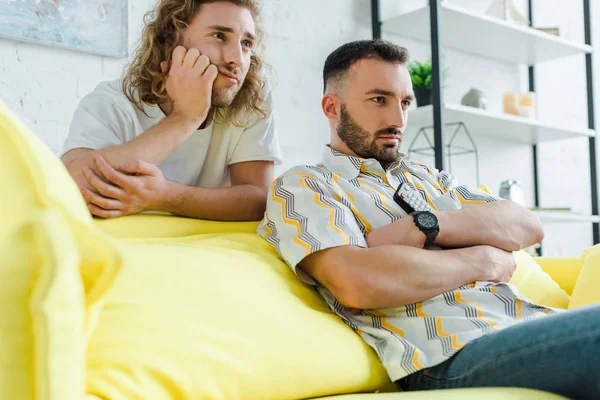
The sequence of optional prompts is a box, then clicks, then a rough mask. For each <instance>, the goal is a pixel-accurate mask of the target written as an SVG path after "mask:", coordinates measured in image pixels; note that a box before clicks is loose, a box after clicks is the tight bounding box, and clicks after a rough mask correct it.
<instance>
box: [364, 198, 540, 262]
mask: <svg viewBox="0 0 600 400" xmlns="http://www.w3.org/2000/svg"><path fill="white" fill-rule="evenodd" d="M436 215H437V217H438V221H439V225H440V233H439V235H438V236H437V238H436V240H435V243H436V244H437V245H439V246H441V247H445V248H460V247H471V246H478V245H490V246H494V247H497V248H499V249H503V250H506V251H517V250H520V249H522V248H525V247H528V246H531V245H533V244H535V243H538V242H540V241H541V240H542V239H543V237H544V231H543V228H542V224H541V222H540V220H539V218H538V217H537V216H536V215H535V214H533V213H532V212H531V211H529V210H527V209H525V208H523V207H521V206H519V205H518V204H516V203H513V202H511V201H498V202H495V203H488V204H482V205H478V206H473V207H469V208H466V209H462V210H456V211H439V212H437V213H436ZM367 242H368V243H369V246H382V245H389V244H401V245H408V246H414V247H421V248H422V247H423V243H424V242H425V235H424V234H423V233H421V232H420V231H419V230H418V228H417V227H416V226H415V224H414V222H413V220H412V217H406V218H402V219H400V220H398V221H396V222H394V223H392V224H389V225H386V226H383V227H381V228H377V229H374V230H373V231H372V232H371V233H369V235H368V236H367Z"/></svg>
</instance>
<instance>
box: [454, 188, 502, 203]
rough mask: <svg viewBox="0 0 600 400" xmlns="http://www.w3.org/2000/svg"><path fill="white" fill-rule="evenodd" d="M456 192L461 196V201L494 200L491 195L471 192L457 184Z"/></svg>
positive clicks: (487, 201)
mask: <svg viewBox="0 0 600 400" xmlns="http://www.w3.org/2000/svg"><path fill="white" fill-rule="evenodd" d="M456 192H458V194H459V195H460V196H461V197H462V198H463V201H461V203H493V202H494V201H496V199H494V198H493V197H492V196H483V195H479V194H475V193H471V192H470V191H469V190H468V189H467V188H466V187H464V186H458V187H457V188H456Z"/></svg>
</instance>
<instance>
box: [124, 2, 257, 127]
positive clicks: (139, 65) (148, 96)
mask: <svg viewBox="0 0 600 400" xmlns="http://www.w3.org/2000/svg"><path fill="white" fill-rule="evenodd" d="M218 1H227V2H230V3H233V4H235V5H237V6H240V7H245V8H247V9H248V10H249V11H250V13H251V14H252V17H253V19H254V23H255V25H256V37H257V43H258V44H259V46H257V47H255V48H254V49H253V50H252V55H251V58H250V68H249V69H248V73H247V75H246V79H245V80H244V84H243V85H242V88H241V89H240V90H239V92H238V93H237V94H236V96H235V98H234V99H233V101H232V103H231V104H230V105H229V106H228V107H226V108H219V109H217V110H216V115H215V117H216V118H221V119H222V120H223V121H224V122H226V123H232V124H234V125H240V124H242V123H243V122H241V121H237V120H236V117H237V116H238V115H239V112H240V111H241V110H243V109H250V110H253V111H255V112H257V113H259V114H260V115H262V117H263V118H264V117H265V116H266V111H265V110H264V109H262V108H261V104H262V103H263V102H264V100H265V99H264V98H263V97H262V90H263V88H264V86H265V81H264V79H265V78H264V73H263V72H264V71H263V69H264V67H265V63H264V62H263V60H262V58H261V56H260V54H261V51H260V50H261V46H260V44H261V43H262V40H261V39H262V38H263V34H264V33H263V30H262V27H261V25H260V3H259V1H258V0H160V2H159V3H158V5H157V6H156V7H155V8H154V9H153V10H151V11H150V12H148V13H147V14H146V15H145V16H144V23H145V24H144V25H145V26H144V30H143V32H142V38H141V41H140V43H139V45H138V47H137V49H136V51H135V53H134V58H133V60H132V61H131V63H130V64H129V66H128V68H127V69H126V70H125V73H124V77H123V85H122V88H123V92H124V93H125V95H126V96H127V98H128V99H129V100H130V101H131V102H132V103H134V104H135V105H136V107H137V108H138V109H140V110H141V111H144V108H143V104H144V103H147V104H152V105H154V104H159V103H162V102H164V101H165V100H166V99H167V88H166V83H167V75H168V68H167V71H166V72H163V71H162V69H161V67H160V64H161V62H162V61H166V62H167V64H168V66H169V68H170V66H171V57H172V53H173V50H174V49H175V47H177V46H178V45H180V44H181V43H182V41H183V39H182V37H183V32H184V31H185V29H186V28H187V27H188V26H189V25H190V23H191V22H192V20H193V19H194V17H195V16H196V14H197V13H198V12H199V11H200V7H201V6H202V5H203V4H208V3H216V2H218Z"/></svg>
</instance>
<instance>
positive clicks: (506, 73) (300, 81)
mask: <svg viewBox="0 0 600 400" xmlns="http://www.w3.org/2000/svg"><path fill="white" fill-rule="evenodd" d="M424 1H425V0H403V1H402V2H400V1H397V0H383V6H382V10H383V13H384V15H385V13H387V12H393V11H397V10H398V9H399V8H405V9H409V8H411V7H415V6H418V5H419V4H422V3H423V2H424ZM490 1H491V0H485V1H483V0H452V1H451V2H452V3H454V4H457V5H460V6H463V7H470V8H471V9H473V10H476V11H483V10H485V9H486V8H487V5H488V4H489V3H490ZM263 3H264V22H265V26H266V30H267V33H268V37H267V48H268V54H267V60H268V61H269V62H270V63H271V64H272V65H273V67H274V68H275V70H276V71H277V76H278V79H277V89H276V92H275V100H276V118H277V124H278V130H279V134H280V139H281V142H282V147H283V153H284V157H285V160H286V163H285V165H284V166H281V167H279V168H278V169H277V172H278V173H280V172H282V171H283V170H285V169H287V168H289V167H291V166H292V165H295V164H299V163H313V162H316V161H318V160H319V158H320V155H321V151H322V148H321V146H322V145H323V144H325V143H327V141H328V138H329V132H328V125H327V123H326V120H325V118H324V117H323V116H322V113H321V109H320V98H321V91H322V82H321V73H322V65H323V62H324V60H325V57H326V56H327V54H329V53H330V52H331V51H332V50H333V49H335V48H336V47H337V46H339V45H341V44H343V43H345V42H347V41H350V40H355V39H363V38H369V37H370V35H371V19H370V1H369V0H303V1H292V0H263ZM523 3H524V2H523V1H522V0H521V5H523ZM129 4H130V6H129V7H130V17H129V22H130V29H129V42H130V49H132V48H133V45H134V43H135V42H136V41H137V40H138V37H139V33H140V29H141V26H142V17H143V14H144V13H145V12H146V11H147V10H149V9H150V7H151V6H152V5H153V4H154V0H131V1H130V2H129ZM534 4H535V7H536V8H535V10H534V11H535V15H534V17H535V20H536V23H537V25H539V26H542V25H543V26H556V25H558V26H560V28H561V30H562V32H563V34H564V35H565V36H566V37H567V38H569V39H572V40H578V41H582V40H583V24H582V19H583V17H582V6H581V1H570V2H564V1H560V0H534ZM592 11H593V20H594V21H598V20H599V18H600V8H598V9H593V10H592ZM386 38H388V39H393V40H395V41H397V42H398V43H399V44H402V45H404V46H405V47H408V48H409V50H410V51H411V53H412V54H413V56H414V58H415V59H424V58H426V57H427V56H428V55H429V50H428V46H425V45H423V44H420V43H417V42H414V41H410V40H407V39H403V38H399V37H395V38H392V37H386ZM594 43H596V44H597V45H599V46H600V30H598V32H594ZM444 57H445V63H446V64H447V65H448V66H449V67H450V72H449V76H448V80H447V87H446V90H445V98H446V99H447V100H448V101H452V102H459V101H460V98H461V97H462V95H463V94H464V93H465V92H466V91H467V90H469V89H470V88H471V87H473V86H475V87H479V88H481V89H483V90H484V91H485V92H486V94H487V96H488V99H489V100H488V102H489V103H488V104H489V107H490V108H496V109H499V108H500V107H501V94H502V92H504V91H505V90H512V89H523V90H525V89H527V86H526V81H525V79H524V78H526V74H525V72H526V69H525V68H523V67H517V66H514V65H509V64H503V63H497V62H492V61H489V60H485V59H481V58H477V57H473V56H469V55H465V54H461V53H458V52H454V51H449V50H444ZM123 64H124V61H123V60H115V59H111V58H106V57H100V56H94V55H90V54H84V53H78V52H72V51H67V50H61V49H56V48H50V47H44V46H40V45H34V44H26V43H18V42H14V41H10V40H6V39H0V96H1V97H2V98H3V99H5V100H6V101H7V102H8V103H9V104H10V105H11V107H12V108H14V109H15V110H16V112H17V113H18V114H19V115H21V116H22V117H23V118H24V119H25V121H26V122H27V123H28V124H29V125H30V126H31V127H32V128H33V129H34V131H35V132H36V133H37V134H39V135H40V136H41V137H42V139H43V140H44V141H45V142H46V143H47V144H48V146H50V148H52V150H53V151H54V152H55V153H57V154H58V153H59V152H60V151H61V149H62V142H63V140H64V138H65V136H66V133H67V130H68V125H69V122H70V118H71V115H72V113H73V111H74V109H75V107H76V106H77V104H78V102H79V100H80V99H81V97H83V96H84V95H86V94H87V93H89V92H90V91H91V90H92V89H93V88H94V87H95V86H96V85H97V83H98V82H100V81H102V80H107V79H114V78H117V77H118V76H120V74H121V71H122V68H123ZM583 65H584V64H583V57H573V58H569V59H565V60H559V61H555V62H549V63H545V64H543V65H540V66H538V69H537V70H538V75H537V76H538V78H537V92H538V105H539V114H540V118H542V119H544V120H547V121H551V122H552V121H554V122H557V123H561V124H564V123H569V124H573V125H576V126H582V127H583V126H586V115H587V114H586V112H587V111H586V103H585V92H584V90H585V75H584V69H583ZM595 66H596V71H599V69H598V68H599V67H600V59H596V60H595ZM599 82H600V73H597V74H596V87H597V88H599V87H600V86H599V85H600V83H599ZM596 104H600V91H599V90H596ZM599 117H600V114H599ZM409 120H410V118H409ZM409 123H410V121H409ZM598 125H600V121H598ZM472 133H473V134H474V137H475V141H476V143H477V145H478V147H479V150H480V157H481V160H482V161H481V179H482V182H484V183H486V184H488V186H489V187H490V188H491V189H492V190H495V191H497V189H498V186H499V183H500V181H501V180H503V179H506V178H517V179H519V180H520V181H521V182H522V185H523V187H524V188H525V189H526V191H527V195H528V197H527V198H528V201H529V203H530V204H533V190H532V187H533V177H532V170H531V162H532V156H531V148H530V146H523V145H514V144H511V143H506V142H502V141H498V140H489V139H482V138H481V137H479V136H478V135H477V132H472ZM409 140H410V138H406V139H405V143H407V142H408V141H409ZM406 145H407V144H406ZM539 156H540V171H541V177H540V179H541V196H542V205H544V206H560V205H565V204H566V205H569V206H572V207H573V208H574V209H575V210H577V211H581V212H589V210H590V200H589V175H588V152H587V141H586V140H574V141H564V142H557V143H549V144H543V145H540V146H539ZM453 165H454V172H455V173H456V174H457V175H458V176H459V177H461V179H462V181H464V182H466V183H470V184H473V183H474V182H475V174H474V172H473V167H474V159H473V157H471V156H462V157H457V158H455V159H454V162H453ZM498 165H502V166H503V168H498V167H497V166H498ZM546 230H547V232H548V235H547V240H546V244H545V252H546V254H549V255H561V254H577V253H578V252H579V251H580V250H582V249H583V248H585V247H588V246H589V245H590V244H591V226H590V225H589V224H557V225H548V226H547V228H546Z"/></svg>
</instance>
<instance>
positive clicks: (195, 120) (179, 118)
mask: <svg viewBox="0 0 600 400" xmlns="http://www.w3.org/2000/svg"><path fill="white" fill-rule="evenodd" d="M205 120H206V117H204V118H200V117H189V116H186V115H183V114H182V113H180V112H177V111H173V112H172V113H171V114H169V116H167V117H166V118H165V119H164V120H163V121H165V122H169V123H172V124H175V125H178V126H179V127H181V129H182V131H184V132H186V133H188V134H192V133H194V132H195V131H196V130H198V128H199V127H200V126H201V125H202V124H203V123H204V121H205Z"/></svg>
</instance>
